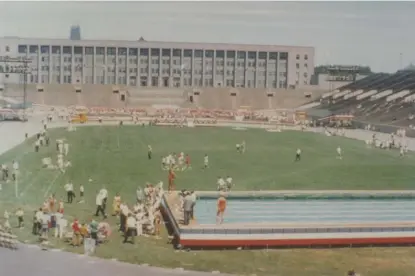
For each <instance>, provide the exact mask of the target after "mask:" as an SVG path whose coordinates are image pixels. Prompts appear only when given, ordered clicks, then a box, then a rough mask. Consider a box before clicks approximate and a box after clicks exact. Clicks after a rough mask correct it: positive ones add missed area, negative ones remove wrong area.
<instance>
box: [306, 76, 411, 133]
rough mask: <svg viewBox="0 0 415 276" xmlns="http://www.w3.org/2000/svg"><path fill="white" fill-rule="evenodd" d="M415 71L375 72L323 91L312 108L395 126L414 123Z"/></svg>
mask: <svg viewBox="0 0 415 276" xmlns="http://www.w3.org/2000/svg"><path fill="white" fill-rule="evenodd" d="M414 100H415V71H413V70H401V71H398V72H396V73H394V74H386V73H378V74H373V75H370V76H368V77H366V78H363V79H360V80H358V81H356V82H353V83H350V84H348V85H345V86H342V87H340V88H338V89H336V90H334V91H330V92H328V93H325V94H324V95H323V96H322V97H321V99H320V104H319V105H318V106H317V107H314V108H316V109H320V110H328V111H329V112H330V113H331V114H352V115H354V116H355V118H356V119H357V120H360V121H367V122H373V123H381V124H390V125H397V126H406V127H407V126H411V125H414V124H415V120H414V119H413V115H412V114H414V113H415V107H414V104H413V102H414Z"/></svg>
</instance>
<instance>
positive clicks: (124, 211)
mask: <svg viewBox="0 0 415 276" xmlns="http://www.w3.org/2000/svg"><path fill="white" fill-rule="evenodd" d="M120 211H121V212H120V229H119V230H120V232H122V233H125V230H126V229H125V224H126V221H127V216H128V213H129V212H130V210H128V206H127V204H125V203H124V202H123V203H121V205H120Z"/></svg>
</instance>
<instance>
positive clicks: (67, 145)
mask: <svg viewBox="0 0 415 276" xmlns="http://www.w3.org/2000/svg"><path fill="white" fill-rule="evenodd" d="M63 149H64V151H65V156H68V154H69V144H68V143H64V144H63Z"/></svg>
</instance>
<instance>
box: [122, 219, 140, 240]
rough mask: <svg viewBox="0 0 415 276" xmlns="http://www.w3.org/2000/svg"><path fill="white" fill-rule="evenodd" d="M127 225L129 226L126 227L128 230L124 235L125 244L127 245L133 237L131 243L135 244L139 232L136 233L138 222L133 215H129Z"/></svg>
mask: <svg viewBox="0 0 415 276" xmlns="http://www.w3.org/2000/svg"><path fill="white" fill-rule="evenodd" d="M126 224H127V227H126V228H127V229H126V232H125V234H124V243H126V242H127V240H128V238H129V237H131V242H132V243H133V244H134V241H135V236H137V232H136V231H137V228H136V227H137V221H136V219H135V217H134V216H133V215H132V214H131V213H130V214H128V217H127V221H126Z"/></svg>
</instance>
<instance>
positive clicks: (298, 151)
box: [295, 149, 301, 162]
mask: <svg viewBox="0 0 415 276" xmlns="http://www.w3.org/2000/svg"><path fill="white" fill-rule="evenodd" d="M300 160H301V149H297V151H296V152H295V162H297V161H300Z"/></svg>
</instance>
